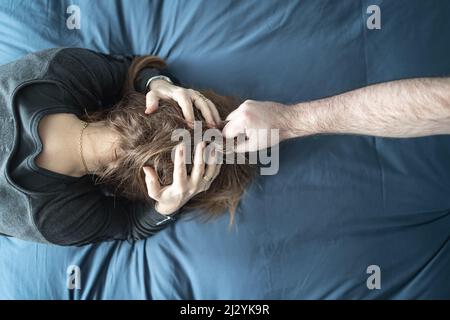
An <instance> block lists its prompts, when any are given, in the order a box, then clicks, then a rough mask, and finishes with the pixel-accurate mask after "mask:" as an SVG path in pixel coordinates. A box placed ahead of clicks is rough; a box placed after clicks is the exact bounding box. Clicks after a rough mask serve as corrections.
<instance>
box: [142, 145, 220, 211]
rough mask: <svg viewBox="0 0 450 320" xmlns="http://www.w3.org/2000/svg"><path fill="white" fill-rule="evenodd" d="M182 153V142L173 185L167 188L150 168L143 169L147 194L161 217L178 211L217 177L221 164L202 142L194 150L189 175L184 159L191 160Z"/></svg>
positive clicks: (176, 153)
mask: <svg viewBox="0 0 450 320" xmlns="http://www.w3.org/2000/svg"><path fill="white" fill-rule="evenodd" d="M206 149H209V150H207V151H208V152H209V157H205V156H204V154H205V150H206ZM185 150H186V148H185V146H184V145H183V144H182V143H181V144H179V145H178V146H177V149H176V150H175V160H174V170H173V183H172V184H171V185H170V186H165V187H162V186H161V185H160V183H159V179H158V175H157V174H156V172H155V170H154V169H153V168H152V167H144V168H143V169H144V173H145V182H146V184H147V191H148V195H149V197H150V198H152V199H154V200H155V201H156V205H155V209H156V211H158V212H159V213H161V214H164V215H169V214H171V213H174V212H175V211H177V210H178V209H180V208H181V207H182V206H183V205H184V204H186V203H187V202H188V201H189V200H190V199H191V198H192V197H194V196H195V195H197V194H198V193H200V192H204V191H206V190H208V189H209V187H210V186H211V183H212V182H213V181H214V179H215V178H216V177H217V176H218V175H219V172H220V167H221V164H217V163H216V162H217V155H216V153H215V151H214V149H212V148H210V147H208V148H206V147H205V143H204V142H200V143H199V144H198V145H197V148H195V155H194V164H193V168H192V171H191V175H187V172H186V162H185V159H186V158H188V159H190V155H188V156H187V157H186V155H185ZM205 159H206V161H205ZM205 162H207V163H206V164H205Z"/></svg>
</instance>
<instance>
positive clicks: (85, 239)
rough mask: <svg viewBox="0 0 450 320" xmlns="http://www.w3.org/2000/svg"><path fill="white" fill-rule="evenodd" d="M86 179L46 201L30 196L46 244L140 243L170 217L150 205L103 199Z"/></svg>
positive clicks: (110, 197)
mask: <svg viewBox="0 0 450 320" xmlns="http://www.w3.org/2000/svg"><path fill="white" fill-rule="evenodd" d="M88 179H89V177H85V178H82V179H80V180H78V181H76V182H75V183H72V184H70V185H69V186H68V187H67V189H66V190H67V192H64V193H60V192H59V193H55V194H53V195H48V196H46V197H45V198H43V197H42V196H41V197H36V198H34V197H33V196H31V197H30V201H31V207H33V217H34V222H35V225H36V227H37V229H38V230H39V232H40V233H41V234H42V236H43V237H44V238H45V239H46V240H47V241H49V242H51V243H53V244H58V245H84V244H88V243H94V242H99V241H105V240H130V241H131V240H139V239H143V238H146V237H149V236H151V235H153V234H155V233H156V232H158V231H160V230H161V229H162V228H164V227H165V226H166V225H167V224H168V223H170V221H171V220H172V219H173V218H168V217H166V216H164V215H162V214H160V213H158V212H157V211H156V210H155V209H154V206H153V205H152V204H151V203H149V204H147V203H142V202H138V201H131V200H128V199H125V198H121V197H114V196H106V195H105V194H104V192H102V190H101V189H100V188H98V187H95V186H89V183H87V182H88V181H87V180H88Z"/></svg>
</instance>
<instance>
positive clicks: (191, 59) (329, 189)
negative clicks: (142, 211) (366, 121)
mask: <svg viewBox="0 0 450 320" xmlns="http://www.w3.org/2000/svg"><path fill="white" fill-rule="evenodd" d="M374 4H375V5H378V6H379V8H380V10H381V19H382V20H381V29H379V30H377V29H375V30H370V29H368V28H367V27H366V21H367V19H368V17H369V16H370V15H371V14H370V13H367V8H368V7H369V6H370V5H374ZM74 5H75V7H74ZM77 14H78V17H79V18H80V20H79V26H76V27H74V28H73V25H72V27H69V26H70V22H71V21H72V20H69V21H68V19H72V18H73V17H74V15H77ZM449 16H450V3H449V2H446V1H445V2H444V1H440V0H430V1H421V0H395V1H387V0H384V1H383V0H345V1H333V0H321V1H316V0H298V1H286V2H283V3H279V2H275V1H256V0H255V1H252V0H246V1H231V0H225V1H219V0H216V1H196V0H189V1H185V0H179V1H176V0H171V1H144V0H134V1H112V0H96V1H91V0H70V1H69V0H62V1H51V0H38V1H17V0H0V63H7V62H9V61H12V60H14V59H17V58H19V57H21V56H22V55H24V54H26V53H28V52H32V51H37V50H42V49H46V48H50V47H55V46H69V47H85V48H89V49H94V50H98V51H101V52H106V53H114V54H155V55H159V56H161V57H163V58H165V59H167V61H168V64H169V66H170V71H171V72H172V73H173V74H174V75H175V76H177V77H178V79H179V80H180V81H181V82H182V83H184V84H186V86H193V87H195V88H211V89H214V90H216V91H217V92H219V93H221V94H228V95H234V96H237V97H241V98H249V99H258V100H274V101H280V102H284V103H294V102H299V101H306V100H311V99H317V98H321V97H326V96H331V95H335V94H338V93H341V92H345V91H348V90H352V89H355V88H359V87H362V86H366V85H370V84H374V83H378V82H384V81H389V80H397V79H403V78H412V77H425V76H448V75H449V74H450V41H448V39H449V38H450V19H448V17H449ZM78 27H79V28H78ZM449 160H450V137H449V136H436V137H426V138H417V139H408V140H398V139H382V138H374V137H366V136H334V135H330V136H316V137H309V138H303V139H297V140H292V141H289V142H286V143H283V144H282V145H281V146H280V170H279V173H278V174H276V175H272V176H260V177H258V178H257V179H255V181H254V183H253V184H252V185H251V186H250V187H249V189H248V190H247V192H246V194H245V195H244V197H243V199H242V201H241V204H240V206H239V210H238V214H237V217H236V223H235V225H234V226H233V227H231V228H229V227H228V222H229V220H228V217H227V216H223V217H221V218H219V219H217V220H214V221H212V222H208V223H204V222H202V221H199V220H198V219H191V218H184V219H180V220H179V221H177V222H176V223H175V224H173V225H171V226H170V227H168V228H167V229H165V230H164V231H162V232H160V233H159V234H157V235H155V236H153V237H151V238H148V239H146V240H141V241H136V242H132V243H129V242H125V241H124V242H122V241H112V242H105V243H100V244H93V245H87V246H83V247H60V246H54V245H44V244H36V243H31V242H26V241H22V240H18V239H13V238H8V237H0V299H433V298H444V299H445V298H447V299H448V298H450V242H449V239H450V161H449ZM73 266H77V267H78V268H79V275H80V281H81V285H80V288H71V287H70V286H68V285H67V281H68V279H70V276H71V275H72V273H71V272H72V271H73V268H74V267H73ZM371 266H372V267H373V266H377V267H379V271H380V274H381V287H380V288H379V289H373V288H372V289H371V288H370V286H368V279H369V277H370V276H371V271H370V270H371V269H370V268H371Z"/></svg>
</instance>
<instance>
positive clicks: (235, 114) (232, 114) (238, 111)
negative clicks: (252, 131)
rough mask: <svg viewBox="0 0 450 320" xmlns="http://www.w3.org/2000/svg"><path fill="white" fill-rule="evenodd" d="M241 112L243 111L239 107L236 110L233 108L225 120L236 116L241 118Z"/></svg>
mask: <svg viewBox="0 0 450 320" xmlns="http://www.w3.org/2000/svg"><path fill="white" fill-rule="evenodd" d="M240 113H241V111H240V110H239V108H237V109H236V110H233V111H232V112H231V113H229V114H228V116H227V118H226V119H225V121H231V120H233V119H235V118H239V114H240Z"/></svg>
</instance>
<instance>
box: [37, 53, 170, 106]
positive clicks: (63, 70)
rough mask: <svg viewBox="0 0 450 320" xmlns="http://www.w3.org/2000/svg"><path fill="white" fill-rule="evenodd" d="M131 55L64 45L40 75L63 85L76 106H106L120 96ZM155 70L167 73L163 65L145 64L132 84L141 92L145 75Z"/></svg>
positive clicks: (146, 76) (156, 72) (146, 77)
mask: <svg viewBox="0 0 450 320" xmlns="http://www.w3.org/2000/svg"><path fill="white" fill-rule="evenodd" d="M132 59H133V56H123V55H107V54H103V53H98V52H95V51H91V50H88V49H81V48H65V49H62V50H61V51H60V52H59V53H58V54H56V55H55V57H54V58H53V59H52V60H51V61H50V62H49V65H48V68H47V72H46V74H45V75H44V77H45V78H46V79H48V80H54V81H57V82H58V83H60V84H61V85H63V86H64V87H65V88H66V90H68V91H69V92H71V94H72V95H73V96H74V98H75V100H76V101H77V102H78V105H79V107H81V108H82V109H86V111H88V112H89V111H93V110H98V109H102V108H109V107H111V106H112V105H113V104H114V103H116V102H117V101H118V100H119V99H120V97H121V93H122V90H123V85H124V83H125V79H126V75H127V72H128V67H129V66H130V64H131V62H132ZM159 74H164V75H168V76H169V77H170V76H171V75H170V74H169V73H168V71H167V70H165V69H164V70H158V69H153V68H145V69H143V70H142V71H141V72H140V73H139V75H138V76H137V79H138V80H137V81H136V82H135V87H136V88H138V91H141V92H143V93H144V92H145V89H146V88H145V84H146V83H147V81H148V79H149V78H151V77H152V76H155V75H159Z"/></svg>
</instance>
